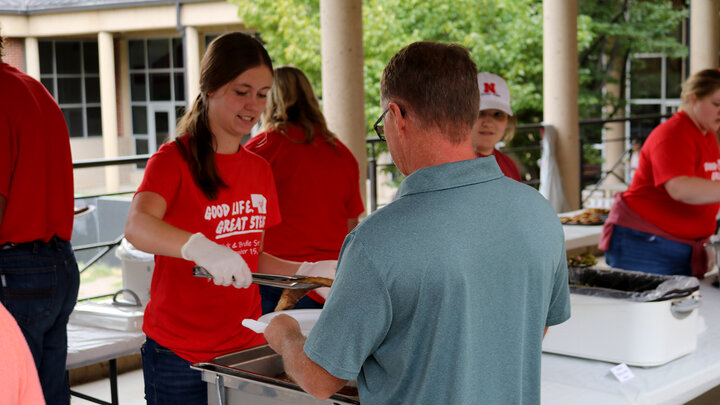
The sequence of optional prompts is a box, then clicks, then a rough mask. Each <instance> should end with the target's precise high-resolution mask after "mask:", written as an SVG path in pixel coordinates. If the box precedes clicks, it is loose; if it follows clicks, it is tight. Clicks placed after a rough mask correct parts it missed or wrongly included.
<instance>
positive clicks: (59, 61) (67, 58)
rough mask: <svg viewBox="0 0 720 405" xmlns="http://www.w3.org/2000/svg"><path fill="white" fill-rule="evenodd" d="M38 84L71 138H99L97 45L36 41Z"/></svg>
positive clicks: (92, 41)
mask: <svg viewBox="0 0 720 405" xmlns="http://www.w3.org/2000/svg"><path fill="white" fill-rule="evenodd" d="M38 46H39V52H40V81H41V82H42V84H43V85H45V88H47V89H48V91H49V92H50V94H52V96H53V97H54V98H55V100H56V101H57V103H58V105H60V110H62V113H63V115H64V116H65V122H66V124H67V126H68V132H69V133H70V137H72V138H87V137H90V136H102V126H101V120H100V70H99V61H98V46H97V41H94V40H90V41H62V40H52V41H38Z"/></svg>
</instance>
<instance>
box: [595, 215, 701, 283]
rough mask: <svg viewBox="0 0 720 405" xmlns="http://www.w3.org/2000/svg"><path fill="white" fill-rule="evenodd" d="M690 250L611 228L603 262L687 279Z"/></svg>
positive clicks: (687, 246)
mask: <svg viewBox="0 0 720 405" xmlns="http://www.w3.org/2000/svg"><path fill="white" fill-rule="evenodd" d="M691 258H692V246H690V245H686V244H684V243H680V242H675V241H672V240H669V239H665V238H662V237H660V236H657V235H653V234H651V233H646V232H640V231H636V230H634V229H630V228H626V227H624V226H617V225H615V226H614V228H613V233H612V237H611V239H610V248H609V249H608V251H607V252H605V260H606V261H607V264H608V265H610V266H611V267H615V268H618V269H625V270H637V271H644V272H646V273H654V274H673V275H681V276H689V275H691V274H692V270H691V268H690V262H691Z"/></svg>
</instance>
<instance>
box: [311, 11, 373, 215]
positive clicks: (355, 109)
mask: <svg viewBox="0 0 720 405" xmlns="http://www.w3.org/2000/svg"><path fill="white" fill-rule="evenodd" d="M320 29H321V35H322V53H321V56H322V85H323V86H322V89H323V97H322V105H323V110H324V114H325V119H326V120H327V123H328V127H329V128H330V130H331V131H333V132H334V133H335V134H336V135H337V136H338V138H340V140H341V141H342V142H343V143H344V144H345V145H347V147H348V148H349V149H350V151H351V152H352V153H353V155H355V159H357V161H358V165H359V167H360V184H359V185H358V187H360V193H361V195H362V197H363V201H365V205H366V206H367V205H368V203H367V200H366V198H365V197H366V194H367V192H366V188H365V182H366V179H367V151H366V149H365V135H366V133H367V131H366V130H365V88H364V81H363V80H364V79H363V62H364V59H363V40H362V33H363V30H362V0H342V1H338V0H320Z"/></svg>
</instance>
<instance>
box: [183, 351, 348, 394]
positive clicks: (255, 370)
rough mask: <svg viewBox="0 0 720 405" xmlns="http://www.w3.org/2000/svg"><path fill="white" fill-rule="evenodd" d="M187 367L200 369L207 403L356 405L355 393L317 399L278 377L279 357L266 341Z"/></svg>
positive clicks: (280, 368) (279, 373) (280, 364)
mask: <svg viewBox="0 0 720 405" xmlns="http://www.w3.org/2000/svg"><path fill="white" fill-rule="evenodd" d="M191 367H192V368H194V369H196V370H200V371H201V372H202V379H203V381H205V382H207V383H208V403H209V405H215V404H217V405H228V404H232V405H240V404H253V405H281V404H293V405H321V404H322V405H345V404H355V405H358V404H360V400H359V397H358V396H357V395H346V394H343V393H342V392H343V391H340V393H336V394H335V395H333V396H331V397H330V398H328V399H327V400H320V399H317V398H315V397H313V396H312V395H310V394H308V393H306V392H305V391H303V390H302V388H300V386H298V385H297V384H295V383H293V382H291V381H288V380H284V379H282V378H278V376H280V375H281V374H283V372H284V368H283V363H282V358H281V357H280V355H279V354H277V353H275V351H273V350H272V349H271V348H270V346H268V345H267V344H265V345H260V346H256V347H252V348H250V349H245V350H241V351H238V352H233V353H228V354H225V355H222V356H218V357H216V358H214V359H212V360H211V361H209V362H203V363H195V364H193V365H192V366H191ZM352 384H354V382H351V383H350V385H351V386H352Z"/></svg>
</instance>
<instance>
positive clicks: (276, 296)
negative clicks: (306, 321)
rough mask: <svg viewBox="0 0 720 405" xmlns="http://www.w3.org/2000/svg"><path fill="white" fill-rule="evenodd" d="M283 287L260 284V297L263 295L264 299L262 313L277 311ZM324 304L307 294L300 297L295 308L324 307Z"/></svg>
mask: <svg viewBox="0 0 720 405" xmlns="http://www.w3.org/2000/svg"><path fill="white" fill-rule="evenodd" d="M282 292H283V289H282V288H278V287H269V286H266V285H261V286H260V297H262V301H261V302H260V304H261V305H262V313H263V315H264V314H267V313H268V312H273V311H275V307H276V306H277V304H278V301H280V295H282ZM322 307H323V304H321V303H319V302H317V301H315V300H313V299H312V298H310V297H308V296H307V295H306V296H304V297H302V298H300V300H299V301H298V302H297V303H295V306H294V307H293V308H294V309H322Z"/></svg>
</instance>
